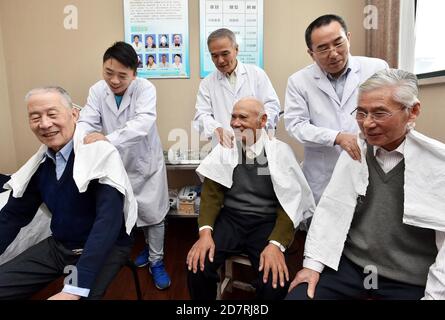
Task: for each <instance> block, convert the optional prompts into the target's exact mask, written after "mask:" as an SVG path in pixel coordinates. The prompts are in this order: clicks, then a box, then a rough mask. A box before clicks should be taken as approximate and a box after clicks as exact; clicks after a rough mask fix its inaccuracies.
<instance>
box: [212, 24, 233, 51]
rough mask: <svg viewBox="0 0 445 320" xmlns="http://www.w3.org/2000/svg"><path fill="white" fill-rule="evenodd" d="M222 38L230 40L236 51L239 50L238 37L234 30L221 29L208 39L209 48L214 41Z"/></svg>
mask: <svg viewBox="0 0 445 320" xmlns="http://www.w3.org/2000/svg"><path fill="white" fill-rule="evenodd" d="M222 38H228V39H229V40H230V42H231V43H232V46H233V47H234V48H235V49H238V43H236V36H235V34H234V33H233V31H232V30H229V29H226V28H221V29H217V30H215V31H213V32H212V33H211V34H210V35H209V37H208V38H207V47H208V46H209V45H210V43H211V42H212V41H215V40H218V39H222Z"/></svg>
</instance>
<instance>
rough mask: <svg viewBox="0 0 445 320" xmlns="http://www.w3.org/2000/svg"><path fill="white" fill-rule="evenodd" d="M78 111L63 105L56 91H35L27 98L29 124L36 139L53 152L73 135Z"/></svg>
mask: <svg viewBox="0 0 445 320" xmlns="http://www.w3.org/2000/svg"><path fill="white" fill-rule="evenodd" d="M78 115H79V114H78V111H77V110H76V109H70V108H68V107H67V106H66V105H64V100H63V98H62V96H61V95H60V94H59V93H57V92H44V91H42V92H37V93H34V94H33V95H31V96H30V97H29V100H28V119H29V126H30V128H31V130H32V132H33V133H34V134H35V135H36V137H37V139H39V141H40V142H41V143H43V144H45V145H47V146H48V148H50V149H51V150H53V151H54V152H58V151H59V150H60V149H62V148H63V147H64V146H65V145H66V144H67V143H68V142H69V141H70V140H71V139H72V138H73V135H74V129H75V127H76V121H77V118H78Z"/></svg>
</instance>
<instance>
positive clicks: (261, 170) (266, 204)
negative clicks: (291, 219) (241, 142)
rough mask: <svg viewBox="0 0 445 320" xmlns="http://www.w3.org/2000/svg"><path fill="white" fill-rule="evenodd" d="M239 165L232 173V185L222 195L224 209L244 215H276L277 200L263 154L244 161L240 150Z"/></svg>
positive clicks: (243, 155)
mask: <svg viewBox="0 0 445 320" xmlns="http://www.w3.org/2000/svg"><path fill="white" fill-rule="evenodd" d="M238 150H240V154H239V156H240V160H241V162H239V163H240V164H238V166H236V168H235V169H234V171H233V184H232V187H231V188H230V189H228V190H227V191H226V192H225V194H224V207H227V208H229V209H232V210H235V211H238V212H240V213H245V214H255V215H276V213H277V206H278V199H277V197H276V195H275V191H274V189H273V185H272V180H271V178H270V173H269V169H268V162H267V157H266V155H265V153H264V149H263V153H262V154H261V155H260V156H258V157H257V158H255V159H254V160H251V159H246V157H245V154H244V152H242V151H241V150H242V148H241V147H239V148H238Z"/></svg>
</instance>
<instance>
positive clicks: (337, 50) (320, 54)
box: [312, 38, 348, 58]
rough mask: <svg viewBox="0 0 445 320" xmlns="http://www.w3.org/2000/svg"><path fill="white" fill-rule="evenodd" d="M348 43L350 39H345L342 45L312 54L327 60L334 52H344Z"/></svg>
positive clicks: (335, 45)
mask: <svg viewBox="0 0 445 320" xmlns="http://www.w3.org/2000/svg"><path fill="white" fill-rule="evenodd" d="M347 41H348V39H346V38H343V40H342V41H341V42H340V43H336V44H334V46H333V47H332V48H328V49H323V50H318V51H312V52H313V53H315V54H316V55H318V56H320V57H321V58H327V57H328V56H329V55H330V54H331V51H332V50H335V52H339V51H341V50H343V46H344V45H345V44H346V42H347Z"/></svg>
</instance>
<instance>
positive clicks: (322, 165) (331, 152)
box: [284, 15, 388, 203]
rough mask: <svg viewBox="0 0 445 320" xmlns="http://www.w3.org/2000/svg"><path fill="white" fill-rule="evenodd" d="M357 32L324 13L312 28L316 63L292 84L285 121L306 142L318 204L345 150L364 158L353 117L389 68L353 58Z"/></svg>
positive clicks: (310, 35)
mask: <svg viewBox="0 0 445 320" xmlns="http://www.w3.org/2000/svg"><path fill="white" fill-rule="evenodd" d="M350 37H351V34H350V33H349V32H348V30H347V26H346V24H345V22H344V21H343V19H342V18H341V17H339V16H336V15H324V16H321V17H319V18H317V19H316V20H314V21H313V22H312V23H311V24H310V25H309V26H308V28H307V29H306V44H307V47H308V53H309V55H310V56H311V57H312V59H313V60H314V62H315V63H314V64H312V65H310V66H308V67H306V68H304V69H302V70H300V71H298V72H296V73H294V74H293V75H292V76H291V77H290V78H289V80H288V84H287V89H286V96H285V103H284V122H285V126H286V130H287V132H288V133H289V135H290V136H292V137H294V138H295V139H297V140H298V141H299V142H300V143H303V144H304V161H303V172H304V174H305V176H306V179H307V181H308V183H309V185H310V186H311V189H312V192H313V193H314V198H315V202H316V203H318V201H319V199H320V196H321V194H322V193H323V190H324V189H325V187H326V185H327V184H328V182H329V179H330V178H331V175H332V171H333V170H334V166H335V163H336V162H337V159H338V157H339V155H340V152H341V151H342V150H346V151H347V152H348V153H349V154H350V155H351V157H352V158H353V159H356V160H359V159H360V152H359V149H358V146H357V143H356V142H355V140H356V135H355V134H356V133H357V132H358V127H357V123H356V121H355V119H354V118H353V117H352V116H351V115H350V113H351V112H352V111H353V110H354V109H355V107H356V103H357V89H358V87H359V85H360V84H361V83H363V82H364V81H365V80H366V79H368V78H369V77H370V76H372V75H373V74H374V73H375V72H377V71H379V70H382V69H386V68H387V67H388V64H387V63H386V62H385V61H383V60H380V59H375V58H366V57H353V56H351V55H350V54H349V45H350V44H349V40H350Z"/></svg>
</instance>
